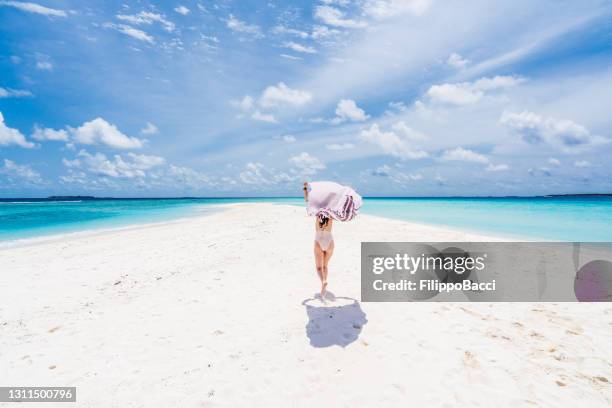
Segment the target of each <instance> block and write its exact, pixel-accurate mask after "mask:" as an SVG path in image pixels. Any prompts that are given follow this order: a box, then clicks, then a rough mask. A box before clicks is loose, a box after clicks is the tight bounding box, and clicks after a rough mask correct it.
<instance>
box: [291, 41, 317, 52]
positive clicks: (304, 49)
mask: <svg viewBox="0 0 612 408" xmlns="http://www.w3.org/2000/svg"><path fill="white" fill-rule="evenodd" d="M283 47H285V48H289V49H292V50H293V51H295V52H301V53H305V54H316V53H317V50H315V49H314V48H313V47H310V46H308V45H302V44H298V43H296V42H293V41H287V42H285V43H283Z"/></svg>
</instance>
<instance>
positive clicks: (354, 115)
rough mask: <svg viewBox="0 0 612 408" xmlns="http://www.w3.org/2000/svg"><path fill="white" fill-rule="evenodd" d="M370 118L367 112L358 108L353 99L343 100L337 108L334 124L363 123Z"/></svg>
mask: <svg viewBox="0 0 612 408" xmlns="http://www.w3.org/2000/svg"><path fill="white" fill-rule="evenodd" d="M368 118H369V116H368V115H366V113H365V111H364V110H363V109H361V108H360V107H358V106H357V104H356V103H355V101H354V100H352V99H341V100H340V102H338V106H336V117H335V118H334V119H333V120H332V122H333V123H342V122H346V121H347V120H348V121H351V122H363V121H365V120H367V119H368Z"/></svg>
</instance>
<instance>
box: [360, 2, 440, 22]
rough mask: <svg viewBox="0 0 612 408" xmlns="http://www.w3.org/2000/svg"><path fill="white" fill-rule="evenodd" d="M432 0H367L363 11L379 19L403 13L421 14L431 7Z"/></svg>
mask: <svg viewBox="0 0 612 408" xmlns="http://www.w3.org/2000/svg"><path fill="white" fill-rule="evenodd" d="M431 3H432V0H366V2H365V3H364V5H363V12H364V14H366V15H368V16H372V17H374V18H378V19H384V18H390V17H396V16H399V15H401V14H406V13H409V14H412V15H415V16H420V15H422V14H424V13H425V12H426V11H427V10H428V9H429V7H430V5H431Z"/></svg>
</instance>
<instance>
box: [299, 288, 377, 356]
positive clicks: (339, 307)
mask: <svg viewBox="0 0 612 408" xmlns="http://www.w3.org/2000/svg"><path fill="white" fill-rule="evenodd" d="M302 305H304V306H305V307H306V314H307V315H308V324H307V325H306V335H307V336H308V338H309V339H310V345H311V346H313V347H330V346H334V345H337V346H341V347H346V346H348V345H349V344H351V343H352V342H354V341H355V340H357V339H358V338H359V335H360V334H361V329H362V328H363V326H364V325H365V324H366V323H367V322H368V319H366V314H365V313H364V312H363V310H361V305H360V304H359V302H358V301H357V300H356V299H352V298H348V297H342V296H338V297H336V296H334V294H333V293H331V292H327V294H326V295H325V299H321V296H320V295H315V297H314V298H311V299H306V300H304V301H303V302H302Z"/></svg>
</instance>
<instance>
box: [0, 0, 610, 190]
mask: <svg viewBox="0 0 612 408" xmlns="http://www.w3.org/2000/svg"><path fill="white" fill-rule="evenodd" d="M611 17H612V4H611V3H610V2H608V1H581V2H576V1H538V2H534V1H496V2H490V1H435V0H321V1H313V2H305V1H268V2H265V1H245V0H241V1H237V0H236V1H230V0H220V1H204V0H199V1H198V0H183V1H165V2H149V1H123V2H115V1H49V0H46V1H42V0H41V1H37V2H21V1H3V0H0V30H1V32H2V34H1V37H0V42H1V51H0V73H1V76H0V112H1V115H2V117H1V119H2V120H1V121H0V196H2V197H24V196H46V195H52V194H54V195H58V194H71V195H73V194H88V195H97V196H110V195H112V196H185V195H189V196H212V195H221V196H267V195H295V194H299V192H300V187H301V182H302V181H303V180H320V179H326V180H327V179H330V180H335V181H339V182H342V183H346V184H349V185H352V186H353V187H355V188H356V189H357V190H358V191H360V192H361V193H363V194H365V195H400V196H432V195H433V196H448V195H534V194H554V193H587V192H611V191H612V177H610V176H611V173H612V163H611V162H610V160H609V158H610V157H612V155H611V153H612V117H611V116H610V106H612V64H611V62H612V25H611V24H610V21H612V20H611Z"/></svg>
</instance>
